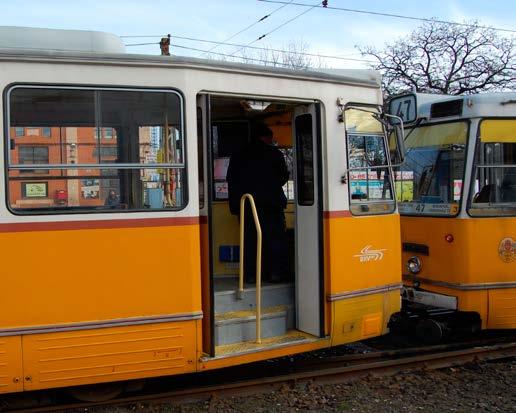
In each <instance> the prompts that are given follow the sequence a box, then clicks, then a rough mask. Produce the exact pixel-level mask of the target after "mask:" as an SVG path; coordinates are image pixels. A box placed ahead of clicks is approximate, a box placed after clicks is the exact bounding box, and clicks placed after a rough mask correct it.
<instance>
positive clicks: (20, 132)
mask: <svg viewBox="0 0 516 413" xmlns="http://www.w3.org/2000/svg"><path fill="white" fill-rule="evenodd" d="M23 135H25V128H20V127H17V128H14V136H16V137H17V138H18V137H20V136H23Z"/></svg>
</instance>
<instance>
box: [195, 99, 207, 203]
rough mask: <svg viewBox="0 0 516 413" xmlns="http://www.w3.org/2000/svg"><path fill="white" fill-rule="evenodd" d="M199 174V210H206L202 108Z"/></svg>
mask: <svg viewBox="0 0 516 413" xmlns="http://www.w3.org/2000/svg"><path fill="white" fill-rule="evenodd" d="M197 173H198V175H199V176H198V179H199V209H203V208H204V203H205V200H204V197H205V195H204V119H203V116H202V108H201V107H197Z"/></svg>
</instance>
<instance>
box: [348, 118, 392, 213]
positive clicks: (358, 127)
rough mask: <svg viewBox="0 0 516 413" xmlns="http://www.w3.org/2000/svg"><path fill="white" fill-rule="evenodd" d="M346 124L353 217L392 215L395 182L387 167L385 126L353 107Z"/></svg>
mask: <svg viewBox="0 0 516 413" xmlns="http://www.w3.org/2000/svg"><path fill="white" fill-rule="evenodd" d="M365 109H366V110H371V109H370V108H365ZM345 121H346V131H347V139H348V167H349V169H350V171H349V174H348V177H349V193H350V198H351V200H350V210H351V212H352V213H353V214H354V215H370V214H382V213H389V212H392V211H393V210H394V199H393V191H392V189H391V188H392V184H391V182H392V180H391V176H390V173H389V168H388V167H387V166H388V158H387V151H386V145H385V137H384V134H383V126H382V124H381V123H380V122H379V121H378V120H377V119H375V118H374V116H373V113H371V112H368V111H364V110H360V109H354V108H349V109H346V111H345Z"/></svg>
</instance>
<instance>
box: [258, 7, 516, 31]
mask: <svg viewBox="0 0 516 413" xmlns="http://www.w3.org/2000/svg"><path fill="white" fill-rule="evenodd" d="M258 1H261V2H264V3H277V4H284V3H286V1H282V0H258ZM288 4H290V5H292V6H303V7H309V8H310V9H309V10H312V9H313V8H314V7H320V8H324V9H328V10H339V11H345V12H350V13H360V14H371V15H374V16H383V17H394V18H397V19H406V20H418V21H423V22H436V23H443V24H449V25H453V26H463V27H476V28H479V29H492V30H496V31H501V32H508V33H516V30H514V29H504V28H500V27H490V26H483V25H476V24H468V23H459V22H453V21H449V20H442V19H433V18H428V17H415V16H407V15H403V14H395V13H382V12H377V11H370V10H359V9H350V8H345V7H336V6H328V5H326V6H323V5H317V6H312V5H311V4H307V3H295V2H289V3H288Z"/></svg>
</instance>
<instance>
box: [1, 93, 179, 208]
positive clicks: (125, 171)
mask: <svg viewBox="0 0 516 413" xmlns="http://www.w3.org/2000/svg"><path fill="white" fill-rule="evenodd" d="M7 96H8V97H7V99H8V102H7V103H8V108H9V123H10V124H9V130H8V132H9V133H8V139H9V145H8V147H9V152H8V161H9V162H8V164H7V169H8V179H9V185H8V201H9V206H10V208H11V210H12V211H13V212H16V213H32V214H37V213H66V212H81V211H84V212H114V211H118V212H120V211H130V210H160V209H181V208H182V207H183V206H184V205H186V202H187V199H186V191H185V185H184V183H185V182H186V175H185V160H184V152H183V148H184V142H183V121H182V98H181V96H180V95H179V94H178V93H176V92H174V91H155V90H145V91H142V90H117V89H100V88H99V89H90V88H87V89H76V88H73V89H72V88H56V87H48V88H47V87H30V86H23V87H21V86H19V87H18V86H16V87H13V88H11V89H10V90H9V92H8V94H7Z"/></svg>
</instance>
